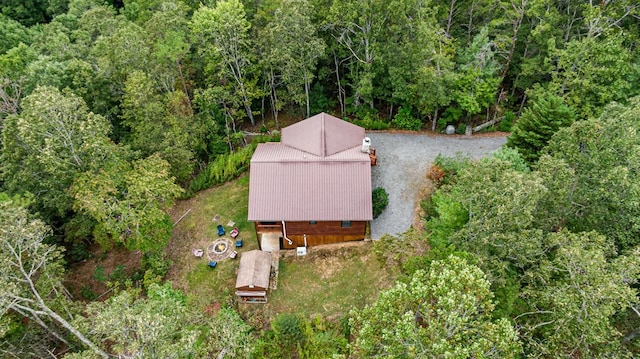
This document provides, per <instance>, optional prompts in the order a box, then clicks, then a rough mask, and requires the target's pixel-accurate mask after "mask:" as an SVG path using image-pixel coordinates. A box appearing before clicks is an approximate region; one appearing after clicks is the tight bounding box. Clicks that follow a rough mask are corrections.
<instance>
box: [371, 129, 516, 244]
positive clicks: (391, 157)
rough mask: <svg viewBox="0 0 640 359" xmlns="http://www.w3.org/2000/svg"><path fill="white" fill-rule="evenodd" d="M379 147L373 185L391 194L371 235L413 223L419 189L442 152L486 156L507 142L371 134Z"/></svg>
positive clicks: (488, 138) (498, 137)
mask: <svg viewBox="0 0 640 359" xmlns="http://www.w3.org/2000/svg"><path fill="white" fill-rule="evenodd" d="M367 136H369V137H370V138H371V142H372V146H373V147H375V148H376V155H377V158H378V166H375V167H372V171H371V172H372V173H371V175H372V182H373V188H376V187H384V188H385V189H386V191H387V193H388V194H389V205H388V206H387V209H386V210H385V211H384V212H383V213H382V214H381V215H380V217H378V218H376V219H375V220H373V221H372V222H371V238H373V239H379V238H380V237H381V236H382V235H383V234H385V233H388V234H392V235H398V234H401V233H404V232H405V231H406V230H408V229H409V227H410V226H411V221H412V217H413V210H414V205H415V201H416V195H417V193H418V191H419V190H420V189H421V188H422V187H424V186H425V180H426V173H427V170H428V169H429V165H430V164H431V163H432V162H433V160H434V159H435V158H436V156H437V155H438V154H442V155H443V156H455V155H456V154H458V153H460V154H462V155H464V156H467V157H471V158H474V159H478V158H482V157H484V156H486V155H487V154H489V153H491V152H493V151H495V150H497V149H499V148H500V147H501V146H502V145H503V144H505V143H506V141H507V140H506V136H505V135H504V134H495V133H494V134H491V135H490V136H487V135H473V136H459V135H451V136H447V135H433V134H399V133H369V134H367Z"/></svg>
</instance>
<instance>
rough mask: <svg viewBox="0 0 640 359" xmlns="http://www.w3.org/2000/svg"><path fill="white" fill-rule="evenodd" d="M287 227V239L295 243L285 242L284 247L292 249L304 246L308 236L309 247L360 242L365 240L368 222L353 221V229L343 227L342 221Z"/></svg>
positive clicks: (302, 223)
mask: <svg viewBox="0 0 640 359" xmlns="http://www.w3.org/2000/svg"><path fill="white" fill-rule="evenodd" d="M285 225H286V226H287V237H288V238H289V239H290V240H292V241H293V244H291V245H289V243H287V241H286V240H283V247H284V248H285V249H291V248H296V247H303V246H304V235H305V234H306V235H307V246H308V247H312V246H317V245H320V244H328V243H337V242H347V241H359V240H362V239H364V236H365V233H366V229H367V222H366V221H352V222H351V227H342V222H341V221H326V222H324V221H318V222H317V223H316V224H311V223H310V222H285Z"/></svg>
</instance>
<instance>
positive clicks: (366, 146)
mask: <svg viewBox="0 0 640 359" xmlns="http://www.w3.org/2000/svg"><path fill="white" fill-rule="evenodd" d="M370 147H371V139H370V138H369V137H365V138H363V139H362V148H361V151H362V152H364V153H369V148H370Z"/></svg>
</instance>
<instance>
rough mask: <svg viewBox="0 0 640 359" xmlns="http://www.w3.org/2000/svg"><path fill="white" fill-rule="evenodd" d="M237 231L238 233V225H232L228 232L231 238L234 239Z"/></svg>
mask: <svg viewBox="0 0 640 359" xmlns="http://www.w3.org/2000/svg"><path fill="white" fill-rule="evenodd" d="M239 233H240V230H239V229H238V227H233V229H232V230H231V232H229V235H230V236H231V238H233V239H235V238H236V237H237V236H238V234H239Z"/></svg>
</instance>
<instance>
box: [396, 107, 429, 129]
mask: <svg viewBox="0 0 640 359" xmlns="http://www.w3.org/2000/svg"><path fill="white" fill-rule="evenodd" d="M391 124H392V125H394V126H395V127H397V128H399V129H402V130H410V131H418V130H420V127H422V121H420V119H418V118H415V117H414V116H413V115H412V114H411V109H409V108H407V107H400V109H399V110H398V113H397V114H396V115H395V116H394V117H393V121H391Z"/></svg>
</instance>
